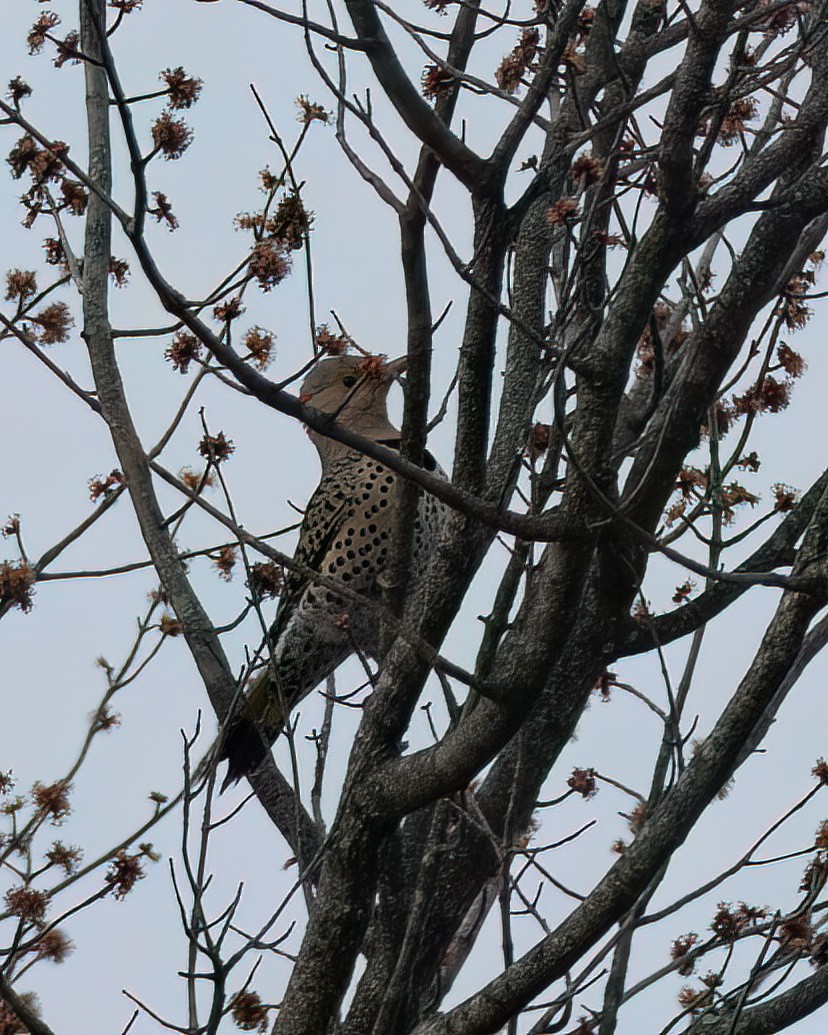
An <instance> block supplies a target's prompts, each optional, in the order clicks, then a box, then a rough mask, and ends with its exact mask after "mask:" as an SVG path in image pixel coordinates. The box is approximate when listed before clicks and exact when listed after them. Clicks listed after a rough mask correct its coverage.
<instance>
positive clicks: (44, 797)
mask: <svg viewBox="0 0 828 1035" xmlns="http://www.w3.org/2000/svg"><path fill="white" fill-rule="evenodd" d="M70 789H71V784H67V783H64V782H63V780H58V781H57V783H41V782H40V781H39V780H38V781H37V782H36V783H35V784H34V786H33V787H32V799H33V800H34V803H35V805H36V806H37V807H38V809H39V810H40V811H41V812H42V813H44V815H46V816H48V817H49V820H50V822H51V824H52V826H60V824H61V823H62V822H63V821H64V820H65V819H66V817H67V816H68V815H69V813H70V812H71V811H72V806H71V805H70V803H69V791H70Z"/></svg>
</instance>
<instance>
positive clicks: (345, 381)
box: [342, 374, 357, 388]
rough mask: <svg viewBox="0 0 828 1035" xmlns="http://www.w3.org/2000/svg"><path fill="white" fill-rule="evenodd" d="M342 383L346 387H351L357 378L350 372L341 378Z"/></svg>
mask: <svg viewBox="0 0 828 1035" xmlns="http://www.w3.org/2000/svg"><path fill="white" fill-rule="evenodd" d="M342 383H343V384H344V385H345V387H346V388H353V387H354V385H355V384H356V383H357V379H356V378H355V377H354V376H353V375H352V374H348V376H347V377H343V378H342Z"/></svg>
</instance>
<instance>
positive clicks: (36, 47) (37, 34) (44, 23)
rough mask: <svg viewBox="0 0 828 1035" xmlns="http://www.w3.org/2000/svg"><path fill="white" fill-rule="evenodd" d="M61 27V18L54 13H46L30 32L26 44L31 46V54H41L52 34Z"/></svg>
mask: <svg viewBox="0 0 828 1035" xmlns="http://www.w3.org/2000/svg"><path fill="white" fill-rule="evenodd" d="M58 25H60V18H59V17H58V15H56V14H55V13H54V11H44V12H43V13H42V14H41V15H40V17H39V18H38V19H37V21H36V22H35V23H34V25H33V26H32V27H31V29H30V30H29V34H28V36H27V37H26V43H27V44H28V46H29V53H30V54H39V53H40V52H41V50H43V45H44V43H45V42H46V40H47V38H48V37H49V35H50V34H51V32H52V29H56V28H57V27H58Z"/></svg>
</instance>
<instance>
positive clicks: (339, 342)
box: [316, 323, 352, 356]
mask: <svg viewBox="0 0 828 1035" xmlns="http://www.w3.org/2000/svg"><path fill="white" fill-rule="evenodd" d="M351 344H352V343H351V339H350V338H349V337H348V336H347V335H346V334H334V333H333V332H332V331H331V329H330V328H329V327H328V325H327V324H326V323H321V324H320V325H319V326H318V327H317V328H316V348H317V350H318V351H319V352H324V353H325V354H326V355H328V356H341V355H343V354H344V353H346V352H347V351H348V349H349V348H350V347H351Z"/></svg>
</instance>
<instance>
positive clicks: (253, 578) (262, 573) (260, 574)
mask: <svg viewBox="0 0 828 1035" xmlns="http://www.w3.org/2000/svg"><path fill="white" fill-rule="evenodd" d="M284 584H285V573H284V572H283V571H282V569H281V568H280V567H279V565H278V564H274V563H273V562H272V561H261V562H259V563H258V564H251V565H250V572H249V574H248V578H247V586H248V589H249V590H250V592H251V593H252V594H253V595H254V596H255V597H256V599H257V600H267V599H273V598H274V597H278V596H279V594H280V593H281V592H282V587H283V586H284Z"/></svg>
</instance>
